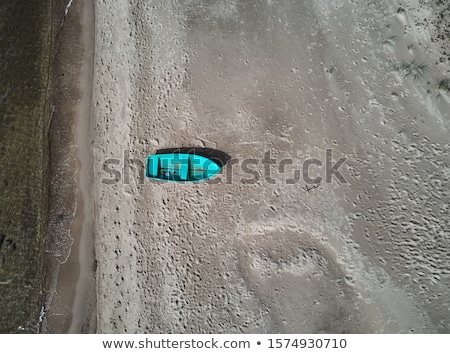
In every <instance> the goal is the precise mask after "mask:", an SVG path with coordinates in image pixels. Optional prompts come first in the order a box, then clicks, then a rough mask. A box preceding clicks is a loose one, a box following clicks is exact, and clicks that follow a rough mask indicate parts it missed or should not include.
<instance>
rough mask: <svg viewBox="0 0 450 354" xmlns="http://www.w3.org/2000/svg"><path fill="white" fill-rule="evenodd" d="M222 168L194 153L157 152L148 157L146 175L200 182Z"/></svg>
mask: <svg viewBox="0 0 450 354" xmlns="http://www.w3.org/2000/svg"><path fill="white" fill-rule="evenodd" d="M220 170H221V168H220V166H219V165H218V164H217V163H215V162H214V161H212V160H210V159H208V158H206V157H203V156H200V155H194V154H182V153H180V154H155V155H149V156H147V159H146V165H145V177H147V178H149V179H152V180H158V181H166V182H178V183H186V182H200V181H204V180H207V179H210V178H211V177H214V176H215V175H216V174H217V173H219V172H220Z"/></svg>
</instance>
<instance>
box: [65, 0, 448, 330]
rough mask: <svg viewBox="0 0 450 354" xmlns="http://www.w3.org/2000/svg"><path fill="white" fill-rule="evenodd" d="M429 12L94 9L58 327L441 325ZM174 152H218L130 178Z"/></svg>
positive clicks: (189, 2) (346, 7) (438, 63)
mask: <svg viewBox="0 0 450 354" xmlns="http://www.w3.org/2000/svg"><path fill="white" fill-rule="evenodd" d="M443 8H444V6H443V5H439V2H438V1H427V2H421V1H408V2H406V1H404V2H402V1H385V0H377V1H371V2H358V1H354V2H350V1H337V0H336V1H314V2H307V1H287V0H284V1H283V0H280V1H273V0H267V1H237V0H236V1H234V0H228V1H222V0H207V1H205V0H202V1H200V0H181V1H174V2H168V1H162V0H153V1H134V0H133V1H125V0H116V1H97V2H95V51H94V60H93V77H92V80H93V91H92V103H91V104H92V113H91V114H90V113H89V112H90V111H89V104H87V105H84V106H82V108H81V111H82V112H85V115H86V116H89V117H90V121H89V120H85V121H84V123H83V124H84V125H83V124H82V125H81V126H80V125H79V128H78V136H79V138H78V139H79V140H78V141H79V145H78V149H79V153H81V155H82V156H85V157H87V161H91V163H92V165H91V166H89V162H88V165H87V166H86V167H85V165H83V163H82V164H81V166H82V167H81V170H80V171H83V168H85V170H84V172H81V173H85V177H84V182H83V183H84V187H82V188H81V190H82V191H85V194H83V195H82V197H83V200H84V201H85V202H84V204H83V205H84V216H85V219H83V220H84V224H83V225H85V226H84V228H83V230H84V231H80V234H83V233H84V236H83V237H81V238H80V240H85V241H83V242H85V243H83V246H81V244H80V249H81V251H80V252H78V253H79V254H81V255H84V256H85V257H84V258H80V257H78V259H79V261H78V262H79V264H80V266H81V267H84V270H81V268H80V270H81V271H80V274H81V277H83V276H84V277H85V278H84V279H85V280H84V281H83V280H81V282H80V281H78V285H77V290H76V295H75V300H74V301H75V305H74V307H73V308H72V312H74V313H76V314H77V320H76V321H77V322H76V323H75V322H73V321H72V324H71V327H70V328H71V329H70V331H72V332H77V331H80V332H83V331H84V332H86V331H92V330H93V327H94V326H95V331H96V332H97V333H449V332H450V320H449V319H450V313H449V311H450V306H449V304H450V291H449V287H450V277H449V275H450V253H449V239H450V218H449V217H448V208H449V190H450V189H449V179H450V160H449V156H448V151H449V147H450V145H449V139H448V136H449V132H448V129H449V121H450V113H449V112H450V86H446V83H445V82H446V81H445V79H448V78H449V77H450V73H449V70H450V67H449V58H448V53H446V52H445V50H446V49H445V48H448V43H446V42H444V40H445V37H444V39H442V38H440V37H439V36H440V34H441V31H442V30H443V28H445V24H442V21H443V19H441V20H439V18H440V17H439V14H440V13H442V11H443ZM444 18H445V17H444ZM82 75H84V76H83V77H84V78H85V79H84V80H85V81H82V82H86V78H89V75H88V74H86V71H85V73H84V74H82ZM87 81H89V80H87ZM82 87H83V86H82ZM84 87H85V89H84V90H87V93H89V88H88V87H89V85H88V86H84ZM82 92H83V89H82ZM88 101H89V97H88V98H87V99H86V100H85V102H88ZM80 127H81V128H80ZM89 127H92V128H91V131H90V132H89V129H90V128H89ZM80 137H81V138H80ZM86 137H88V138H86ZM88 141H90V142H91V144H88ZM181 146H196V147H205V148H210V149H217V150H220V151H223V152H225V153H227V154H229V155H230V156H231V158H232V159H231V160H230V161H229V162H228V163H227V165H226V166H225V167H224V168H223V173H222V174H220V175H219V176H217V177H215V179H213V180H212V181H211V182H210V183H195V184H177V183H161V182H154V181H149V180H144V179H143V166H144V161H145V157H146V156H147V155H149V154H152V153H155V152H156V151H157V150H158V149H163V148H171V147H181ZM305 166H306V167H305ZM89 171H91V172H92V176H91V177H92V179H91V177H90V175H89V173H90V172H89ZM81 180H83V179H81ZM91 200H92V201H91ZM90 208H92V209H90ZM86 217H87V219H86ZM89 218H92V230H93V232H89V227H90V226H89V225H90V222H89ZM86 220H87V221H86ZM86 223H87V224H86ZM93 239H95V245H94V247H95V259H94V260H93V259H92V257H91V256H89V255H90V254H92V253H91V252H93V250H92V247H89V240H93ZM80 242H81V241H80ZM86 255H88V257H86ZM94 263H95V265H96V270H95V282H96V287H95V293H96V294H95V297H96V303H95V304H94V301H92V300H93V298H92V292H91V293H90V294H91V295H90V297H89V296H88V298H89V299H90V300H89V301H87V304H88V306H87V307H86V306H84V304H85V303H86V301H85V300H83V299H85V298H86V294H89V291H90V290H91V291H92V281H93V279H94V275H93V273H92V268H93V267H92V265H93V264H94ZM83 284H85V285H83ZM86 313H91V314H92V313H93V314H94V315H95V316H96V319H95V320H93V319H92V317H91V318H89V316H87V315H86ZM80 314H81V315H80ZM93 322H95V325H94V323H93ZM89 324H90V325H89ZM83 328H84V329H83ZM86 328H89V329H88V330H87V329H86Z"/></svg>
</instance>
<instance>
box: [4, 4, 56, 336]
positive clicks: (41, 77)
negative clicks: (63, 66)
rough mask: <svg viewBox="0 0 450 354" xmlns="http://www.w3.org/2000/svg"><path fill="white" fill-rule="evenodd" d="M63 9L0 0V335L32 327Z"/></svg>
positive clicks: (37, 307)
mask: <svg viewBox="0 0 450 354" xmlns="http://www.w3.org/2000/svg"><path fill="white" fill-rule="evenodd" d="M63 14H64V4H63V2H62V1H50V0H44V1H39V2H30V1H25V0H10V1H7V2H6V1H2V2H0V166H1V168H0V186H1V189H0V196H1V207H0V297H1V299H2V301H1V304H0V313H1V314H2V316H1V317H0V333H17V332H37V331H38V330H39V318H40V312H41V307H42V303H43V293H44V288H43V275H44V274H43V260H44V245H45V241H46V227H47V209H48V205H47V203H48V160H49V153H48V130H49V126H50V123H51V114H52V108H51V107H52V106H51V79H50V78H51V75H50V74H51V68H52V67H51V65H52V58H53V48H54V47H53V43H54V39H55V34H56V33H57V29H58V27H60V25H61V19H62V15H63Z"/></svg>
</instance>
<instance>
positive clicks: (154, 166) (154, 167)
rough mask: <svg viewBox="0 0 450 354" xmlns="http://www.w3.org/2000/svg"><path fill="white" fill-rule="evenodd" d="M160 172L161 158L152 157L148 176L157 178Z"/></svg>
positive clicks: (149, 162)
mask: <svg viewBox="0 0 450 354" xmlns="http://www.w3.org/2000/svg"><path fill="white" fill-rule="evenodd" d="M158 171H159V157H158V156H150V159H149V161H148V174H149V176H152V177H156V176H157V175H158Z"/></svg>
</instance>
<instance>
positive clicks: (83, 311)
mask: <svg viewBox="0 0 450 354" xmlns="http://www.w3.org/2000/svg"><path fill="white" fill-rule="evenodd" d="M94 8H95V5H93V4H90V3H89V2H88V1H86V0H81V24H82V28H83V45H84V55H83V65H82V69H81V75H80V89H81V99H80V103H79V109H78V110H79V116H78V124H77V143H78V166H79V169H78V171H79V175H78V186H79V189H78V195H79V200H80V202H81V203H77V211H76V215H78V214H81V215H82V219H80V224H79V225H76V228H77V229H78V228H79V227H81V229H80V230H79V231H80V232H79V233H77V235H79V249H78V263H79V271H80V274H79V277H78V281H77V284H76V288H75V295H74V301H73V307H72V309H73V311H72V313H73V315H72V323H71V325H70V328H69V333H95V330H96V317H97V316H96V286H95V250H94V225H93V214H92V211H93V204H92V203H93V201H92V195H91V184H92V170H91V165H92V149H91V144H90V142H91V132H92V129H91V127H92V85H93V80H92V78H93V70H94V65H93V64H94V50H95V38H94V29H95V14H94ZM74 224H75V221H74ZM74 226H75V225H74Z"/></svg>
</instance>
